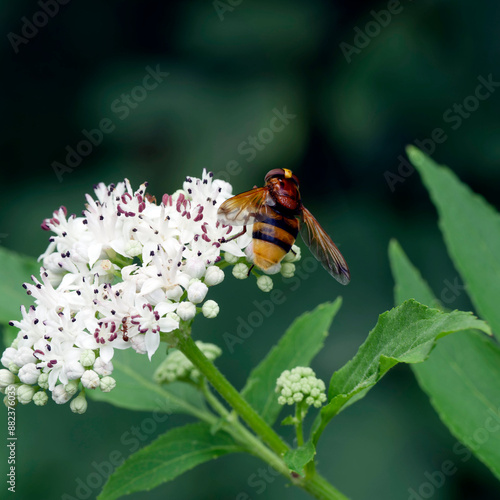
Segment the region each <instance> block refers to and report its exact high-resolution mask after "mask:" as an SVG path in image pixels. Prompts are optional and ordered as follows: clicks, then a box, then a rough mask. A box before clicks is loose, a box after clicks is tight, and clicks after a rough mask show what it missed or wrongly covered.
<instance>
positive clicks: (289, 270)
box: [281, 262, 295, 278]
mask: <svg viewBox="0 0 500 500" xmlns="http://www.w3.org/2000/svg"><path fill="white" fill-rule="evenodd" d="M281 274H282V275H283V278H293V276H294V274H295V264H292V263H291V262H284V263H283V264H282V265H281Z"/></svg>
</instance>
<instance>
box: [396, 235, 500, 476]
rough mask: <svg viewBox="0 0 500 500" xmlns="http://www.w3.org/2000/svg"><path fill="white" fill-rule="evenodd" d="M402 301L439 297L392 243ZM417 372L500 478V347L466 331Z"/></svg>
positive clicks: (441, 411) (457, 431)
mask: <svg viewBox="0 0 500 500" xmlns="http://www.w3.org/2000/svg"><path fill="white" fill-rule="evenodd" d="M389 255H390V260H391V267H392V272H393V275H394V280H395V281H396V283H397V285H396V288H395V300H396V302H397V303H399V302H401V301H403V300H405V299H407V298H409V297H415V298H418V299H419V300H421V301H422V302H427V303H433V302H435V300H436V299H435V298H434V295H433V293H432V291H431V290H430V288H429V287H428V285H427V283H426V282H425V281H424V280H423V279H422V277H421V276H420V273H419V272H418V270H417V269H416V268H415V267H414V266H413V265H412V264H411V262H410V260H409V259H408V257H407V256H406V255H405V253H404V252H403V250H402V249H401V247H400V246H399V245H398V244H397V243H396V242H391V245H390V248H389ZM412 369H413V371H414V373H415V375H416V376H417V380H418V382H419V384H420V386H421V387H422V389H423V390H424V391H425V392H426V393H427V395H428V396H429V398H430V401H431V403H432V405H433V407H434V408H435V409H436V411H437V413H438V415H439V417H440V418H441V420H442V421H443V423H444V424H445V425H446V426H447V427H448V428H449V429H450V431H451V433H452V434H453V435H454V436H455V437H456V438H457V439H459V440H460V441H461V442H462V443H464V444H465V445H467V446H468V447H469V448H470V449H471V450H472V451H473V452H474V454H475V455H476V456H477V457H478V458H479V459H480V460H481V461H483V462H484V463H485V464H486V465H487V466H488V467H489V468H490V469H491V470H492V471H493V472H494V473H495V474H496V475H497V477H499V478H500V432H498V431H499V430H500V349H499V348H498V346H497V345H495V344H494V343H493V342H492V341H491V340H490V339H488V338H486V337H485V336H484V335H479V334H478V333H476V332H473V331H464V332H461V333H460V334H458V335H451V336H450V337H448V338H446V339H444V340H443V341H442V342H439V343H438V345H437V346H436V348H435V349H434V351H433V352H432V355H431V356H430V357H429V359H428V360H427V361H426V362H425V363H422V364H418V365H413V366H412Z"/></svg>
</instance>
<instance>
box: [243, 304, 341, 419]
mask: <svg viewBox="0 0 500 500" xmlns="http://www.w3.org/2000/svg"><path fill="white" fill-rule="evenodd" d="M341 304H342V299H341V298H340V297H339V298H338V299H337V300H336V301H335V302H332V303H329V302H327V303H325V304H321V305H319V306H318V307H317V308H316V309H314V311H312V312H308V313H305V314H302V316H299V317H298V318H296V319H295V321H294V322H293V323H292V325H291V326H290V327H289V328H288V330H287V331H286V332H285V334H284V335H283V337H282V338H281V339H280V341H279V342H278V344H277V345H276V346H274V347H273V348H272V349H271V351H270V352H269V354H268V355H267V356H266V357H265V358H264V359H263V360H262V361H261V363H260V364H259V365H258V366H256V367H255V368H254V369H253V371H252V373H250V376H249V377H248V380H247V383H246V385H245V387H244V388H243V390H242V392H241V394H242V396H243V397H244V398H245V399H246V400H247V401H248V402H249V403H250V405H251V406H252V407H253V408H254V409H255V410H256V411H257V412H258V413H260V415H261V416H262V418H263V419H264V420H266V422H268V423H269V424H271V425H272V424H273V423H274V422H275V421H276V419H277V418H278V415H279V413H280V411H281V409H282V406H280V405H279V404H278V398H277V396H276V393H275V388H276V380H277V378H278V377H279V376H280V375H281V373H282V372H283V371H284V370H290V369H292V368H294V367H296V366H309V363H310V362H311V360H312V359H313V358H314V356H316V354H317V353H318V352H319V351H320V349H321V348H322V347H323V343H324V340H325V338H326V336H327V335H328V330H329V328H330V325H331V323H332V321H333V318H334V317H335V314H336V313H337V311H338V310H339V309H340V306H341Z"/></svg>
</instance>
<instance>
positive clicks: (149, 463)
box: [98, 422, 243, 500]
mask: <svg viewBox="0 0 500 500" xmlns="http://www.w3.org/2000/svg"><path fill="white" fill-rule="evenodd" d="M240 451H243V450H242V448H241V447H239V446H237V445H236V444H235V442H234V440H233V439H232V438H231V436H229V435H228V434H226V433H224V432H217V433H216V434H212V433H211V432H210V426H209V425H208V424H205V423H202V422H200V423H196V424H189V425H186V426H184V427H178V428H175V429H172V430H170V431H168V432H167V433H165V434H163V435H162V436H160V437H159V438H158V439H156V440H155V441H153V442H152V443H151V444H150V445H148V446H146V447H144V448H142V449H141V450H139V451H138V452H137V453H134V454H133V455H132V456H130V457H129V458H128V459H127V460H126V461H125V463H123V464H122V465H121V466H120V467H118V469H116V471H115V472H114V473H113V474H112V475H111V477H110V478H109V479H108V481H107V483H106V484H105V485H104V488H103V490H102V492H101V494H100V495H99V497H98V499H99V500H114V499H115V498H121V497H122V496H124V495H129V494H131V493H134V492H137V491H149V490H151V489H153V488H155V487H156V486H158V485H160V484H162V483H166V482H167V481H171V480H172V479H175V478H176V477H177V476H179V475H181V474H183V473H184V472H186V471H188V470H190V469H192V468H194V467H196V466H197V465H199V464H202V463H204V462H208V461H209V460H212V459H214V458H218V457H220V456H222V455H227V454H228V453H236V452H240ZM200 487H201V488H203V486H202V485H200Z"/></svg>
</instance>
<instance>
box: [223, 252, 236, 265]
mask: <svg viewBox="0 0 500 500" xmlns="http://www.w3.org/2000/svg"><path fill="white" fill-rule="evenodd" d="M238 259H239V257H236V255H233V254H232V253H229V252H224V260H225V261H226V262H227V263H228V264H236V262H238Z"/></svg>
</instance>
